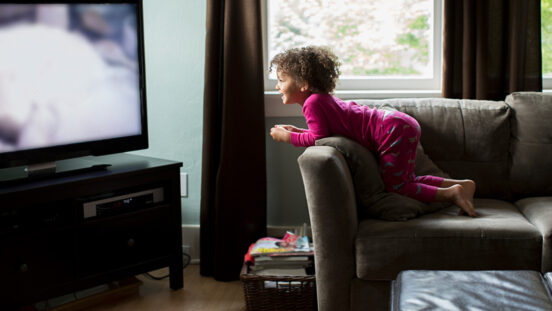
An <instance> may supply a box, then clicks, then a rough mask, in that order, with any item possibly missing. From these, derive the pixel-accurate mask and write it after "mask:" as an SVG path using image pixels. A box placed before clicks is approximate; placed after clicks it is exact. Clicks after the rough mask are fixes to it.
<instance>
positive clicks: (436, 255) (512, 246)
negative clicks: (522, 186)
mask: <svg viewBox="0 0 552 311" xmlns="http://www.w3.org/2000/svg"><path fill="white" fill-rule="evenodd" d="M475 207H476V210H477V213H478V215H479V216H478V217H475V218H469V217H467V216H457V213H458V208H456V207H454V206H451V207H448V208H445V209H443V210H440V211H438V212H435V213H431V214H427V215H423V216H420V217H418V218H414V219H411V220H408V221H404V222H390V221H381V220H377V219H365V220H363V221H361V222H360V224H359V229H358V234H357V237H356V240H355V256H356V263H357V276H358V277H359V278H361V279H364V280H393V279H395V277H396V276H397V274H398V273H399V272H400V271H403V270H419V269H438V270H489V269H498V270H510V269H512V270H536V271H538V270H540V266H541V260H540V258H541V251H542V237H541V234H540V232H539V231H538V230H537V229H536V228H535V226H533V225H532V224H531V223H529V221H527V219H525V217H523V215H522V214H521V213H520V212H519V210H518V209H517V208H516V207H515V206H514V205H513V204H511V203H508V202H505V201H500V200H494V199H476V200H475Z"/></svg>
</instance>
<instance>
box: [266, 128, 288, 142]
mask: <svg viewBox="0 0 552 311" xmlns="http://www.w3.org/2000/svg"><path fill="white" fill-rule="evenodd" d="M270 136H272V139H274V140H275V141H279V142H284V143H289V142H290V136H291V131H289V130H286V129H285V128H283V127H281V126H278V125H276V126H274V127H273V128H271V129H270Z"/></svg>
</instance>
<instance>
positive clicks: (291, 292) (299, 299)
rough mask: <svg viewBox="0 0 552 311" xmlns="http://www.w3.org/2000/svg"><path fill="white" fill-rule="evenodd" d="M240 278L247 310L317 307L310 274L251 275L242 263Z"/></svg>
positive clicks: (314, 282) (312, 279) (313, 277)
mask: <svg viewBox="0 0 552 311" xmlns="http://www.w3.org/2000/svg"><path fill="white" fill-rule="evenodd" d="M240 279H241V281H242V283H243V291H244V295H245V304H246V306H247V310H250V311H252V310H259V311H265V310H317V307H316V306H317V304H316V279H315V276H314V275H307V276H267V275H255V274H250V273H249V270H248V267H247V265H243V268H242V271H241V275H240Z"/></svg>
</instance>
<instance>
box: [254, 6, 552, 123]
mask: <svg viewBox="0 0 552 311" xmlns="http://www.w3.org/2000/svg"><path fill="white" fill-rule="evenodd" d="M268 1H269V0H262V1H261V15H262V16H261V18H262V34H263V36H262V39H263V64H264V68H266V71H265V73H264V74H263V78H264V94H265V96H264V97H265V115H266V116H267V117H285V116H302V112H301V109H300V107H298V105H283V104H282V102H281V98H280V94H279V93H278V92H277V91H276V90H275V87H276V83H277V82H276V79H269V73H268V62H269V59H268ZM432 13H433V14H432V15H433V42H432V45H433V49H432V55H431V57H432V59H433V77H432V78H429V77H421V78H420V77H416V78H412V77H384V76H375V77H366V78H340V80H339V82H338V85H337V87H336V90H335V94H336V96H338V97H340V98H342V99H344V100H353V99H359V98H373V99H382V98H397V97H441V78H442V50H443V49H442V41H443V37H442V33H443V31H442V29H443V1H442V0H433V12H432ZM551 82H552V79H551ZM291 106H293V107H291ZM295 106H297V107H295Z"/></svg>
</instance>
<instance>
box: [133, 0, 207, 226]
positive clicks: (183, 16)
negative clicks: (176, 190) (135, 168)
mask: <svg viewBox="0 0 552 311" xmlns="http://www.w3.org/2000/svg"><path fill="white" fill-rule="evenodd" d="M205 15H206V4H205V1H182V0H163V1H157V0H144V43H145V53H146V59H145V61H146V87H147V104H148V129H149V141H150V147H149V149H147V150H141V151H136V152H134V153H136V154H141V155H147V156H152V157H158V158H164V159H169V160H175V161H180V162H182V163H183V167H182V169H181V171H182V172H186V173H188V197H184V198H182V223H183V224H199V205H200V194H201V148H202V126H203V74H204V59H205V32H206V31H205V20H206V19H205Z"/></svg>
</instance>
